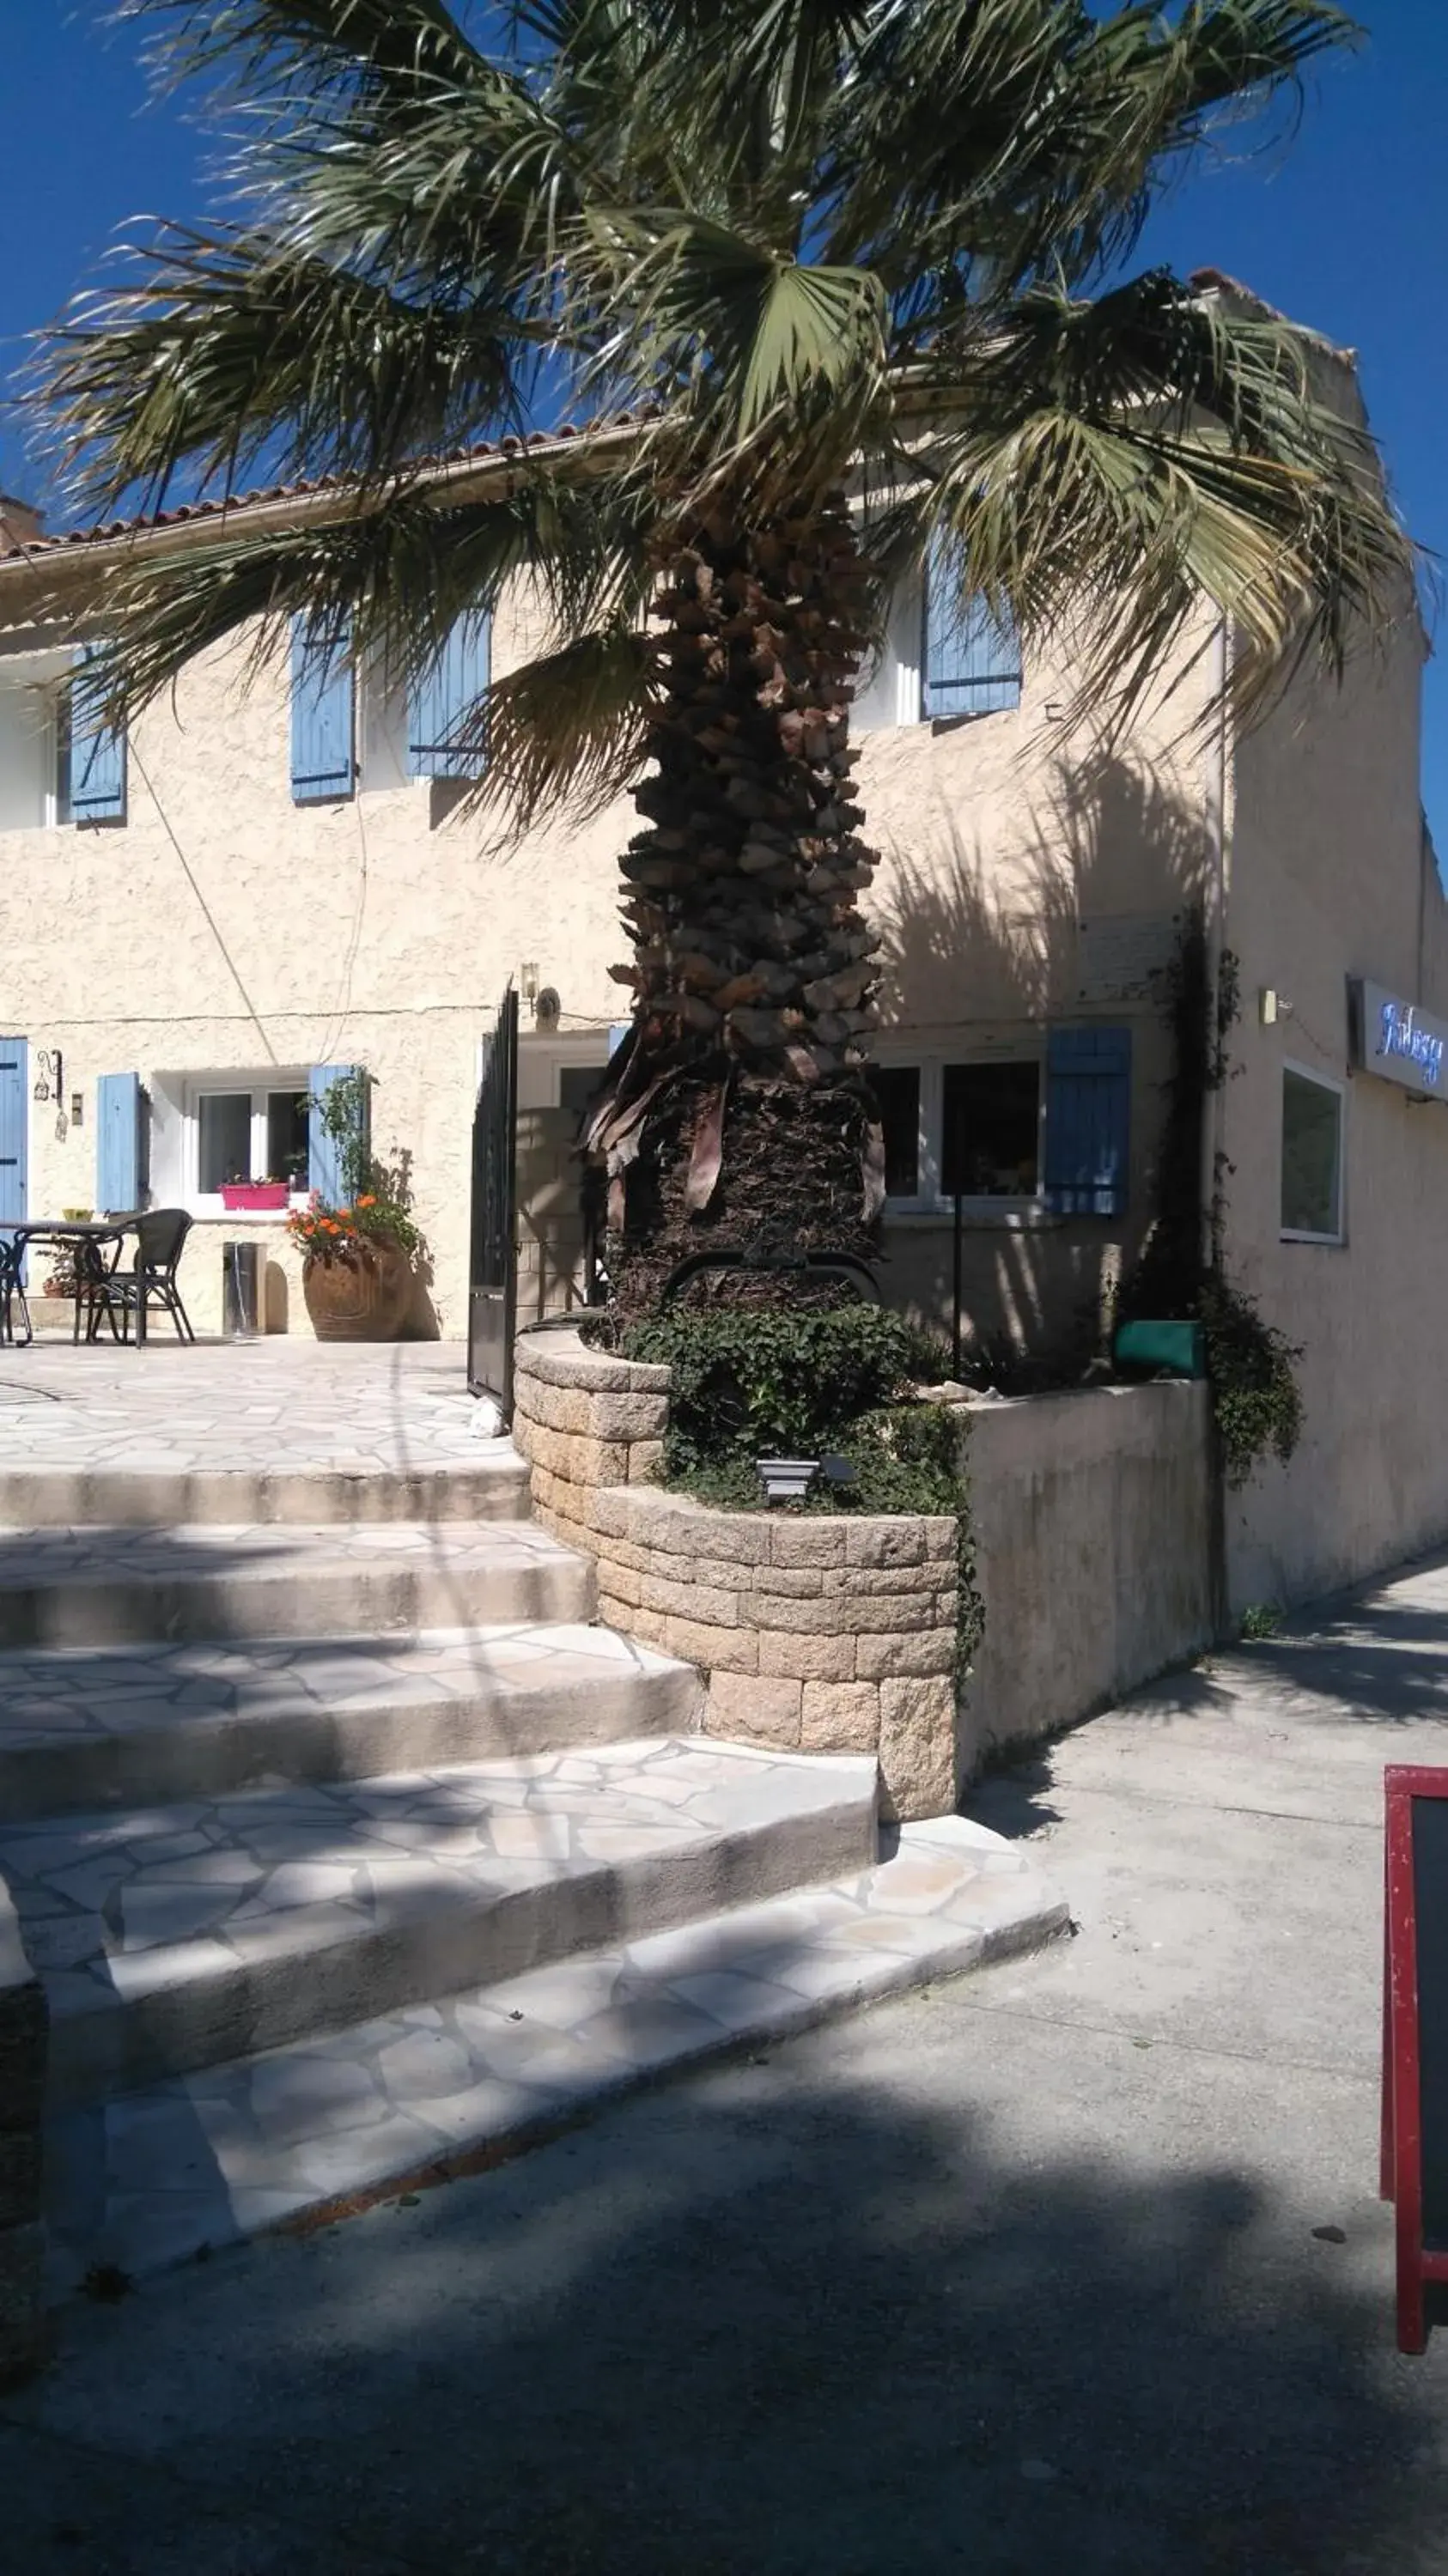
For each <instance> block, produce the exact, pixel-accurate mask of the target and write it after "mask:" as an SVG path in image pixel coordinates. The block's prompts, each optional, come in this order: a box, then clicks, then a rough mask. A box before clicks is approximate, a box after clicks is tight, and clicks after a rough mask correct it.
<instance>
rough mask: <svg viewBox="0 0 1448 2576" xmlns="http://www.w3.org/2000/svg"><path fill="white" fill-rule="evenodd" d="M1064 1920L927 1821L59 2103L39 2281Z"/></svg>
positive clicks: (979, 1839) (449, 2161) (457, 2165)
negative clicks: (799, 1886)
mask: <svg viewBox="0 0 1448 2576" xmlns="http://www.w3.org/2000/svg"><path fill="white" fill-rule="evenodd" d="M701 1776H702V1775H701ZM581 1831H582V1832H583V1833H584V1834H585V1835H586V1834H587V1832H588V1827H587V1825H586V1824H584V1825H583V1826H582V1827H581ZM275 1875H276V1873H274V1878H275ZM1066 1920H1067V1908H1066V1904H1065V1902H1064V1899H1063V1898H1062V1897H1060V1895H1059V1894H1058V1893H1057V1892H1056V1890H1055V1889H1054V1888H1052V1887H1051V1886H1050V1884H1049V1883H1048V1882H1047V1881H1046V1880H1044V1879H1043V1878H1042V1877H1041V1876H1040V1875H1039V1873H1038V1872H1037V1871H1036V1870H1034V1869H1033V1868H1032V1867H1031V1866H1030V1865H1029V1863H1028V1862H1026V1861H1025V1859H1024V1858H1023V1856H1022V1855H1021V1853H1020V1852H1019V1851H1018V1850H1017V1849H1016V1848H1015V1847H1014V1846H1013V1845H1011V1844H1009V1843H1006V1842H1004V1841H1003V1840H1002V1839H1001V1838H1000V1837H999V1836H998V1835H995V1834H992V1833H990V1832H988V1831H986V1830H985V1828H983V1827H981V1826H979V1825H974V1824H970V1823H968V1822H967V1821H966V1820H965V1819H964V1818H962V1817H945V1818H942V1819H941V1820H940V1821H939V1822H938V1823H934V1824H927V1825H907V1826H904V1827H902V1829H901V1831H900V1836H899V1844H898V1849H897V1850H896V1851H895V1853H894V1854H893V1855H892V1856H891V1857H889V1858H887V1859H886V1860H884V1861H883V1862H881V1863H880V1864H879V1865H877V1866H876V1867H874V1868H871V1869H865V1870H860V1871H856V1872H853V1873H850V1874H848V1875H846V1876H845V1877H842V1878H839V1879H836V1880H834V1881H833V1882H830V1883H827V1884H824V1885H820V1886H815V1887H809V1888H806V1889H803V1890H800V1891H795V1892H792V1893H789V1894H785V1895H781V1896H777V1897H775V1898H773V1899H771V1900H769V1901H766V1902H763V1903H759V1904H754V1905H745V1906H740V1907H737V1908H735V1909H734V1910H732V1911H730V1912H726V1913H722V1914H718V1915H715V1916H713V1917H712V1918H709V1919H705V1920H702V1921H698V1922H693V1923H689V1924H686V1925H684V1926H682V1927H681V1928H679V1929H676V1930H666V1931H663V1932H656V1933H653V1934H649V1935H646V1936H644V1937H641V1938H639V1939H637V1940H633V1941H625V1942H621V1943H615V1944H611V1945H609V1946H608V1947H606V1948H601V1949H597V1950H594V1951H591V1952H588V1953H586V1954H584V1955H581V1956H576V1957H573V1958H569V1959H563V1960H557V1961H553V1962H550V1963H549V1964H548V1965H546V1966H544V1967H541V1968H538V1969H535V1970H533V1971H532V1972H531V1973H529V1974H526V1975H523V1976H519V1977H515V1978H511V1979H509V1980H507V1981H506V1982H505V1983H502V1984H497V1985H493V1986H491V1987H489V1988H484V1989H480V1990H476V1991H472V1992H465V1993H460V1994H455V1995H452V1996H449V1997H446V1998H444V1999H442V2000H440V2001H436V2002H429V2003H425V2004H418V2005H414V2006H411V2007H408V2008H406V2009H404V2010H401V2011H397V2012H391V2013H384V2014H379V2015H377V2016H375V2017H373V2018H372V2019H370V2020H368V2021H366V2022H363V2023H362V2024H360V2025H358V2026H356V2027H354V2028H351V2029H348V2030H345V2031H341V2032H338V2033H336V2034H334V2035H332V2036H330V2037H320V2038H310V2039H307V2040H305V2041H301V2042H297V2043H294V2044H293V2045H292V2046H290V2047H288V2048H284V2049H279V2050H276V2051H273V2052H271V2053H270V2054H267V2055H263V2056H259V2057H252V2058H247V2059H242V2060H239V2061H237V2062H235V2063H232V2064H227V2065H221V2066H213V2067H209V2068H206V2069H204V2070H202V2071H200V2072H197V2073H194V2074H191V2075H185V2076H180V2077H174V2078H172V2079H170V2080H168V2081H165V2082H162V2083H159V2084H156V2085H154V2086H152V2087H149V2088H147V2089H145V2090H142V2091H137V2092H134V2093H131V2094H129V2095H125V2096H123V2097H121V2098H119V2099H115V2100H112V2101H110V2102H108V2103H105V2104H98V2105H95V2106H93V2107H86V2108H82V2109H79V2110H74V2111H71V2112H69V2113H66V2114H65V2115H64V2116H63V2117H61V2118H60V2119H59V2120H58V2121H57V2122H56V2123H55V2124H54V2126H53V2129H52V2133H51V2141H50V2157H51V2226H52V2236H53V2241H54V2248H55V2280H56V2286H57V2289H58V2290H64V2289H65V2288H67V2287H69V2286H71V2285H73V2284H74V2282H75V2281H76V2280H78V2279H79V2278H80V2277H81V2275H82V2274H83V2273H84V2272H85V2271H86V2270H87V2269H88V2267H89V2266H91V2265H92V2264H97V2263H110V2264H116V2265H118V2266H119V2267H120V2268H121V2269H122V2270H124V2271H126V2272H128V2273H131V2274H137V2273H141V2272H145V2271H149V2270H154V2269H156V2268H159V2267H161V2266H163V2265H166V2264H169V2263H175V2262H179V2261H182V2260H184V2259H186V2258H187V2257H188V2256H192V2255H195V2254H196V2253H197V2252H198V2251H199V2250H200V2249H201V2248H202V2247H218V2246H221V2245H225V2244H229V2243H232V2242H234V2241H235V2240H236V2239H237V2238H239V2237H244V2236H248V2235H253V2234H256V2233H258V2232H261V2231H264V2230H265V2229H267V2228H269V2227H275V2226H279V2225H283V2224H285V2223H286V2222H287V2221H288V2220H291V2219H295V2218H297V2217H298V2216H299V2215H300V2214H301V2213H304V2212H308V2211H310V2212H312V2213H314V2214H320V2213H322V2212H325V2210H326V2209H327V2208H328V2207H330V2206H331V2205H333V2204H346V2205H356V2204H358V2203H365V2202H366V2201H368V2200H371V2199H375V2198H377V2197H379V2196H381V2195H382V2194H384V2193H385V2192H386V2191H387V2190H389V2189H392V2190H397V2189H400V2188H402V2187H403V2186H404V2185H405V2184H406V2183H407V2182H409V2181H411V2180H429V2179H431V2180H436V2179H439V2178H441V2176H442V2175H443V2174H444V2173H451V2172H458V2171H462V2170H465V2169H466V2167H467V2165H468V2162H469V2160H470V2159H471V2160H472V2161H474V2162H480V2161H483V2160H484V2159H485V2158H486V2157H487V2156H488V2155H489V2154H490V2153H496V2152H498V2151H500V2150H502V2149H504V2148H506V2147H507V2146H508V2145H509V2144H512V2145H514V2146H521V2145H523V2144H526V2143H527V2142H528V2141H529V2140H530V2139H531V2138H536V2137H540V2136H543V2135H546V2134H548V2133H549V2132H550V2131H551V2130H555V2129H557V2128H558V2127H559V2126H560V2125H562V2124H564V2123H566V2122H567V2121H569V2120H570V2119H572V2118H574V2117H576V2116H577V2114H578V2113H579V2112H580V2110H582V2109H584V2108H586V2107H589V2106H592V2105H596V2104H598V2103H601V2102H603V2101H605V2100H607V2099H608V2098H610V2097H611V2096H613V2095H614V2094H617V2093H618V2092H620V2091H624V2090H626V2089H628V2088H630V2087H632V2086H635V2085H638V2084H640V2083H643V2082H647V2081H650V2080H652V2079H656V2078H658V2077H659V2076H661V2075H663V2074H665V2073H667V2072H668V2071H669V2070H670V2069H672V2068H678V2067H682V2066H685V2065H689V2064H692V2063H694V2062H697V2061H698V2060H700V2059H703V2058H706V2057H709V2056H712V2055H717V2054H719V2053H720V2052H722V2051H727V2050H730V2049H733V2048H737V2047H738V2046H740V2045H741V2044H742V2043H745V2042H748V2043H749V2044H751V2045H757V2044H759V2043H761V2042H763V2041H764V2040H766V2039H770V2038H774V2037H778V2036H781V2035H783V2034H784V2033H786V2032H789V2031H796V2030H802V2029H805V2028H807V2027H809V2026H810V2025H811V2024H813V2023H816V2022H819V2021H822V2020H825V2019H827V2018H829V2017H831V2016H832V2015H834V2014H836V2013H838V2012H841V2011H846V2010H849V2009H851V2008H852V2007H854V2006H857V2005H859V2004H862V2003H865V2002H868V2001H870V2000H872V1999H874V1998H876V1997H879V1996H882V1995H887V1994H893V1993H897V1992H899V1991H901V1990H902V1989H904V1988H906V1987H908V1986H912V1985H917V1984H919V1983H920V1982H922V1980H924V1979H926V1978H928V1977H932V1976H933V1977H940V1976H948V1975H953V1974H957V1973H959V1972H960V1971H961V1970H962V1969H966V1968H971V1967H977V1966H980V1965H982V1964H984V1963H985V1962H986V1961H988V1960H990V1959H998V1958H1004V1957H1009V1956H1012V1955H1015V1954H1018V1953H1020V1952H1022V1951H1025V1950H1029V1949H1032V1948H1035V1947H1036V1946H1038V1945H1039V1944H1040V1943H1041V1942H1043V1941H1045V1940H1048V1939H1049V1938H1051V1936H1052V1935H1053V1934H1055V1933H1058V1932H1060V1931H1062V1930H1063V1929H1064V1928H1065V1924H1066Z"/></svg>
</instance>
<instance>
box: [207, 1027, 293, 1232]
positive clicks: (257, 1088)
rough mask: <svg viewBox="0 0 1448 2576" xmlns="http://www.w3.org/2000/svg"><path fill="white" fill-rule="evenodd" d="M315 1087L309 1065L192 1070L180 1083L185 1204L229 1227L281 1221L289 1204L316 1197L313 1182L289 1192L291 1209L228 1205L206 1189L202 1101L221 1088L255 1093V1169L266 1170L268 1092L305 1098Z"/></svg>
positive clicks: (222, 1089) (252, 1156)
mask: <svg viewBox="0 0 1448 2576" xmlns="http://www.w3.org/2000/svg"><path fill="white" fill-rule="evenodd" d="M311 1088H312V1076H311V1069H310V1067H303V1068H300V1069H298V1070H296V1071H293V1070H292V1069H291V1068H290V1067H289V1066H286V1065H282V1066H279V1067H278V1066H268V1067H267V1068H266V1070H265V1071H264V1072H259V1071H258V1070H257V1068H256V1067H255V1066H254V1065H242V1066H238V1067H236V1068H235V1069H234V1070H231V1071H225V1070H222V1071H219V1072H216V1073H191V1074H187V1075H186V1077H185V1080H184V1082H183V1084H182V1086H181V1102H180V1107H181V1137H180V1143H181V1204H182V1206H183V1207H186V1208H188V1209H189V1210H190V1212H191V1214H192V1216H194V1217H225V1219H226V1221H227V1223H228V1225H278V1224H280V1223H281V1221H282V1219H283V1218H284V1216H285V1215H286V1213H287V1210H288V1209H290V1208H301V1207H306V1205H307V1204H308V1201H309V1200H310V1198H311V1185H310V1183H309V1182H308V1183H307V1184H306V1185H304V1186H303V1188H301V1189H299V1190H292V1191H290V1192H289V1194H288V1198H287V1206H286V1208H229V1207H227V1206H226V1205H225V1203H224V1201H223V1199H222V1196H221V1192H220V1191H219V1190H203V1189H202V1187H201V1103H202V1101H203V1100H204V1099H207V1098H214V1097H215V1096H216V1094H217V1093H218V1092H238V1091H249V1092H250V1093H251V1168H252V1170H253V1172H260V1171H264V1170H265V1169H266V1142H267V1136H266V1129H267V1115H266V1103H267V1094H268V1093H269V1092H272V1091H290V1092H292V1093H293V1095H294V1097H295V1098H297V1099H301V1097H302V1095H303V1094H304V1093H307V1092H310V1090H311Z"/></svg>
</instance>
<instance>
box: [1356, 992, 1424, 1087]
mask: <svg viewBox="0 0 1448 2576" xmlns="http://www.w3.org/2000/svg"><path fill="white" fill-rule="evenodd" d="M1351 991H1352V1003H1353V1010H1352V1020H1353V1061H1354V1063H1356V1064H1358V1065H1360V1066H1361V1068H1362V1070H1363V1072H1364V1073H1376V1074H1379V1075H1381V1077H1382V1079H1383V1081H1384V1082H1397V1083H1401V1085H1402V1087H1403V1089H1404V1090H1405V1091H1416V1092H1426V1093H1427V1095H1428V1096H1429V1098H1430V1099H1440V1100H1448V1020H1435V1019H1434V1018H1433V1016H1432V1013H1431V1012H1429V1011H1422V1010H1420V1009H1419V1008H1418V1005H1417V1003H1416V1002H1404V1001H1402V1000H1401V999H1400V998H1399V996H1398V995H1397V994H1396V993H1388V992H1385V991H1384V990H1383V987H1382V985H1381V984H1367V983H1364V984H1355V985H1354V986H1353V987H1352V988H1351Z"/></svg>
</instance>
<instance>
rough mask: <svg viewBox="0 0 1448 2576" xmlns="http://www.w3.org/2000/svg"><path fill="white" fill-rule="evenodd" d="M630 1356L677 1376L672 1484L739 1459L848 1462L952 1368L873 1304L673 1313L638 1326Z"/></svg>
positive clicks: (900, 1320)
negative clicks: (854, 1446) (827, 1457)
mask: <svg viewBox="0 0 1448 2576" xmlns="http://www.w3.org/2000/svg"><path fill="white" fill-rule="evenodd" d="M623 1350H624V1355H625V1357H626V1358H628V1359H631V1360H650V1361H654V1362H659V1361H663V1362H665V1363H667V1365H668V1367H669V1368H670V1369H671V1370H672V1372H673V1382H672V1388H671V1392H670V1399H669V1436H668V1443H667V1448H666V1455H665V1464H666V1467H667V1469H668V1472H669V1474H670V1476H671V1477H677V1476H680V1475H687V1474H690V1473H692V1472H694V1471H695V1470H696V1469H699V1468H714V1467H718V1466H721V1465H723V1464H725V1463H726V1462H729V1461H733V1460H742V1461H744V1462H745V1463H746V1464H747V1465H748V1466H749V1467H750V1468H751V1469H752V1468H753V1464H754V1461H755V1459H756V1458H760V1457H775V1458H819V1457H822V1456H823V1455H824V1454H825V1453H826V1452H829V1451H836V1452H839V1453H840V1454H842V1455H843V1454H845V1453H846V1451H847V1449H848V1444H849V1441H850V1439H851V1437H852V1435H853V1434H854V1432H855V1430H856V1427H857V1426H858V1425H859V1423H860V1422H861V1420H862V1418H863V1417H864V1416H865V1415H867V1414H873V1413H877V1412H879V1411H880V1409H881V1408H882V1407H888V1406H890V1405H892V1404H894V1403H896V1402H897V1401H898V1400H899V1398H900V1397H901V1396H903V1395H904V1394H905V1392H906V1391H907V1389H908V1388H909V1387H910V1386H911V1384H912V1383H913V1382H915V1381H916V1380H919V1379H922V1378H924V1379H933V1380H939V1379H940V1378H942V1377H944V1376H945V1374H946V1372H947V1368H948V1365H949V1363H948V1360H947V1357H946V1353H945V1350H944V1347H943V1346H942V1345H941V1344H939V1343H937V1342H935V1341H933V1340H932V1339H930V1337H929V1336H928V1335H926V1334H924V1333H921V1332H919V1331H917V1329H916V1328H915V1326H914V1325H912V1324H909V1323H907V1322H906V1320H905V1318H904V1316H903V1315H892V1314H889V1313H887V1312H886V1310H885V1309H884V1308H883V1307H881V1306H866V1305H863V1304H855V1305H848V1306H835V1307H830V1308H826V1309H824V1310H823V1311H820V1312H814V1311H811V1310H806V1311H803V1312H800V1311H798V1310H796V1311H794V1312H790V1311H789V1310H788V1309H775V1310H770V1309H763V1310H760V1311H757V1312H756V1311H754V1310H752V1309H751V1310H745V1309H737V1308H736V1309H730V1310H725V1311H721V1312H720V1313H718V1314H709V1315H700V1314H691V1313H687V1312H682V1313H679V1314H672V1315H668V1314H666V1315H661V1316H658V1317H656V1318H654V1319H653V1320H652V1321H651V1322H648V1323H644V1324H636V1325H634V1326H633V1327H632V1328H631V1329H630V1330H629V1331H628V1332H627V1333H625V1335H624V1338H623ZM915 1410H916V1411H919V1412H928V1411H933V1410H935V1408H933V1407H928V1406H919V1407H916V1408H915ZM756 1482H757V1480H756ZM912 1508H914V1507H913V1506H912Z"/></svg>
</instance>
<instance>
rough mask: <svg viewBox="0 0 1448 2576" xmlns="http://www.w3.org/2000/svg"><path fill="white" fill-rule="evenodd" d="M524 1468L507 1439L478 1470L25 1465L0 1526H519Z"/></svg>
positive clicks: (12, 1482)
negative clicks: (493, 1523)
mask: <svg viewBox="0 0 1448 2576" xmlns="http://www.w3.org/2000/svg"><path fill="white" fill-rule="evenodd" d="M527 1518H528V1470H527V1468H526V1466H525V1465H524V1463H523V1461H522V1459H521V1458H520V1457H519V1455H518V1453H517V1451H516V1449H514V1448H513V1446H512V1444H511V1442H509V1441H506V1440H499V1441H490V1442H488V1443H486V1444H483V1447H482V1454H481V1455H480V1457H479V1458H478V1460H477V1462H476V1464H469V1465H467V1466H446V1467H419V1468H416V1469H408V1468H404V1469H397V1468H392V1469H388V1470H380V1469H378V1468H376V1467H371V1468H365V1467H355V1468H351V1467H326V1466H316V1467H278V1468H262V1467H250V1468H227V1467H186V1468H181V1467H167V1466H156V1467H151V1468H141V1467H136V1468H128V1467H106V1468H99V1469H90V1468H84V1467H30V1468H23V1467H22V1468H10V1469H7V1470H6V1471H5V1472H4V1473H3V1474H0V1529H5V1530H23V1529H65V1528H72V1527H74V1526H76V1525H77V1524H79V1523H82V1522H93V1523H99V1524H102V1525H104V1526H106V1527H110V1528H113V1529H170V1528H173V1527H176V1526H178V1525H179V1526H182V1527H186V1526H191V1525H194V1524H196V1523H204V1522H215V1521H221V1522H225V1523H229V1524H231V1525H233V1526H235V1525H236V1524H238V1523H241V1522H247V1521H258V1522H263V1523H268V1524H272V1523H282V1524H286V1523H289V1522H297V1521H300V1522H304V1523H308V1524H310V1525H311V1526H312V1527H313V1528H323V1527H330V1526H337V1527H348V1526H350V1525H351V1524H353V1523H355V1522H358V1521H363V1522H370V1521H522V1520H526V1519H527Z"/></svg>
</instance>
